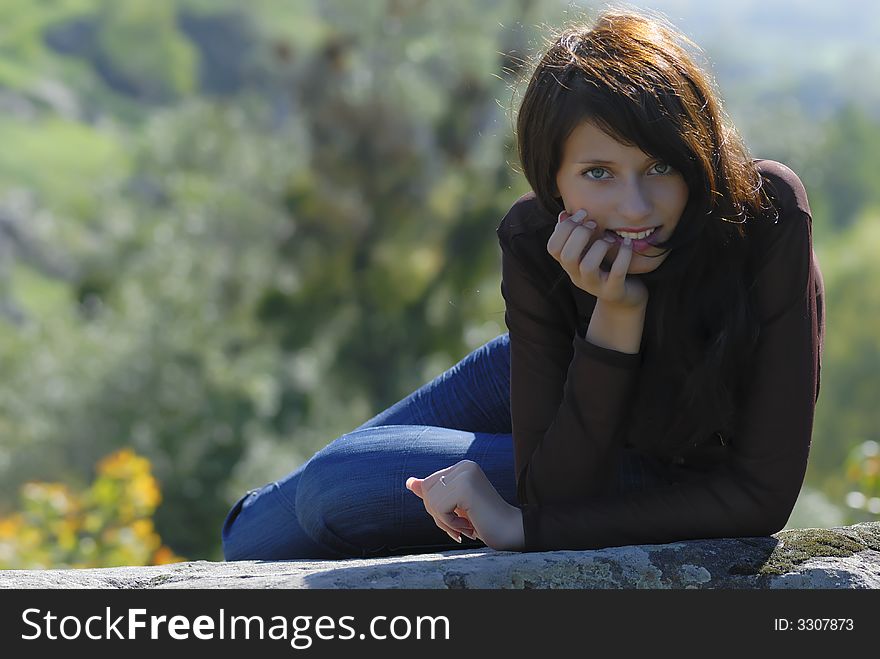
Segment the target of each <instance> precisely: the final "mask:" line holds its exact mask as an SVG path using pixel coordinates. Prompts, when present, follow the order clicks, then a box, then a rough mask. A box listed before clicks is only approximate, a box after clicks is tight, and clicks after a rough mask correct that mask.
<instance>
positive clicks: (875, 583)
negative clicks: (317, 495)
mask: <svg viewBox="0 0 880 659" xmlns="http://www.w3.org/2000/svg"><path fill="white" fill-rule="evenodd" d="M0 588H129V589H132V588H325V589H327V588H334V589H354V588H368V589H369V588H402V589H405V588H446V589H449V588H490V589H496V588H567V589H584V588H594V589H606V588H667V589H670V588H675V589H680V588H728V589H731V588H750V589H766V588H880V522H866V523H862V524H856V525H853V526H844V527H832V528H828V529H788V530H784V531H780V532H779V533H776V534H775V535H773V536H770V537H764V538H736V539H719V540H692V541H687V542H675V543H670V544H666V545H638V546H631V547H614V548H610V549H601V550H593V551H551V552H530V553H520V552H501V551H494V550H492V549H488V548H482V549H463V550H455V551H446V552H441V553H434V554H417V555H408V556H394V557H388V558H373V559H352V560H339V561H326V560H291V561H238V562H232V563H214V562H209V561H194V562H188V563H175V564H171V565H163V566H148V567H116V568H100V569H65V570H6V571H2V572H0Z"/></svg>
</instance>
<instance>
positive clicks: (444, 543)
mask: <svg viewBox="0 0 880 659" xmlns="http://www.w3.org/2000/svg"><path fill="white" fill-rule="evenodd" d="M465 459H467V460H473V461H474V462H476V463H477V464H478V465H480V467H481V468H482V469H483V472H484V473H485V474H486V476H487V477H488V479H489V481H490V482H491V483H492V485H493V487H495V489H496V490H497V491H498V493H499V494H500V495H501V497H502V498H503V499H504V500H505V501H507V502H508V503H510V504H511V505H516V487H515V483H514V474H513V450H512V443H511V436H510V435H509V434H492V433H474V432H467V431H462V430H455V429H450V428H438V427H434V426H418V425H406V426H377V427H371V428H363V429H359V430H356V431H354V432H351V433H349V434H347V435H344V436H342V437H340V438H339V439H337V440H336V441H335V442H333V443H331V444H329V445H328V446H326V447H325V448H324V449H322V450H321V451H319V452H318V453H316V454H315V455H314V456H313V457H312V459H311V460H309V462H308V463H307V465H306V467H305V470H304V471H303V473H302V477H301V480H300V482H299V486H298V488H297V493H296V510H297V514H298V516H299V522H300V524H301V525H302V528H303V529H304V531H305V532H306V533H307V534H308V535H309V536H310V537H311V538H312V539H313V540H314V541H315V542H316V543H317V544H319V545H320V546H322V547H324V548H326V549H329V550H331V551H333V552H335V553H336V555H337V556H338V557H339V558H367V557H378V556H391V555H398V554H415V553H424V552H433V551H447V550H449V549H460V548H462V547H465V546H474V547H477V546H483V543H482V542H479V541H473V540H470V539H468V538H466V537H462V543H461V544H459V543H457V542H455V541H454V540H452V539H451V538H450V537H449V536H448V535H447V534H446V532H445V531H443V530H441V529H440V528H439V527H438V526H437V525H436V524H435V523H434V519H433V518H432V517H431V515H430V514H428V512H427V511H426V510H425V506H424V503H423V502H422V500H421V499H420V498H419V497H418V496H416V495H415V494H413V493H412V492H410V491H409V490H407V489H406V485H405V483H406V479H407V478H408V477H409V476H417V477H419V478H424V477H426V476H428V475H429V474H432V473H434V472H435V471H437V470H439V469H443V468H445V467H448V466H450V465H453V464H455V463H456V462H458V461H460V460H465Z"/></svg>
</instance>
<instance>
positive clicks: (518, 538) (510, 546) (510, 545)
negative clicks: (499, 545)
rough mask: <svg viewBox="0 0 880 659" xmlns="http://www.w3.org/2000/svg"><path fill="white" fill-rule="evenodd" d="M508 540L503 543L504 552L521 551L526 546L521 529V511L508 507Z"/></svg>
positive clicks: (523, 531) (517, 508)
mask: <svg viewBox="0 0 880 659" xmlns="http://www.w3.org/2000/svg"><path fill="white" fill-rule="evenodd" d="M507 529H508V539H507V541H506V542H505V543H504V551H523V549H524V548H525V546H526V534H525V530H524V528H523V518H522V510H521V509H520V508H519V507H517V506H510V510H509V518H508V523H507Z"/></svg>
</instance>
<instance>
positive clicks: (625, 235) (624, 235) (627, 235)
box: [614, 227, 657, 240]
mask: <svg viewBox="0 0 880 659" xmlns="http://www.w3.org/2000/svg"><path fill="white" fill-rule="evenodd" d="M656 230H657V227H654V228H653V229H648V230H647V231H640V232H639V233H632V232H630V231H614V233H616V234H617V235H618V236H620V237H621V238H632V239H633V240H641V239H642V238H647V237H648V236H650V235H651V234H652V233H654V232H655V231H656Z"/></svg>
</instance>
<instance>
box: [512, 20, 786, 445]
mask: <svg viewBox="0 0 880 659" xmlns="http://www.w3.org/2000/svg"><path fill="white" fill-rule="evenodd" d="M689 50H690V51H693V52H694V53H695V54H699V53H700V51H699V48H698V47H697V46H696V45H695V44H694V43H693V42H692V41H690V40H689V39H688V38H687V37H685V36H684V35H682V34H681V33H679V32H678V31H677V30H676V29H675V28H674V27H672V26H671V25H670V24H669V23H668V22H667V21H666V20H665V19H664V18H663V17H662V16H660V15H657V14H648V13H647V12H645V13H638V12H634V11H629V10H610V11H606V12H604V13H602V14H601V15H600V16H599V18H598V19H597V20H596V21H595V23H594V24H593V25H587V24H582V23H578V24H575V25H570V26H568V27H566V28H565V29H564V30H563V31H561V32H560V33H558V34H556V35H555V36H553V37H551V38H550V43H549V46H548V47H547V48H546V49H545V51H544V52H543V54H542V55H541V56H540V57H539V59H538V60H537V62H536V64H535V66H534V67H533V68H532V67H526V69H525V71H526V75H527V76H528V71H529V70H532V71H533V72H532V73H531V77H530V78H529V82H528V86H527V88H526V90H525V93H524V94H523V97H522V101H521V103H520V106H519V112H518V116H517V118H516V138H517V148H518V151H519V158H520V163H521V165H522V169H523V174H524V175H525V177H526V180H527V181H528V182H529V184H530V185H531V187H532V190H533V191H534V193H535V196H536V198H537V201H538V204H539V205H540V206H541V208H542V209H543V210H545V211H546V212H547V213H548V217H552V218H554V219H553V221H554V222H555V217H556V215H557V214H558V213H559V212H560V211H561V210H562V209H563V206H562V200H561V197H560V196H559V191H558V190H557V187H556V174H557V172H558V171H559V167H560V164H561V158H562V150H563V145H564V143H565V141H566V139H567V138H568V136H569V135H570V133H571V132H572V130H573V129H574V128H576V127H577V126H579V125H580V124H582V123H583V122H586V121H590V122H592V123H594V124H595V125H597V126H598V127H600V128H602V129H603V130H604V131H605V132H607V133H608V134H609V135H611V136H613V137H614V138H615V139H617V140H618V141H620V142H621V143H623V144H626V145H629V146H636V147H638V148H639V149H641V150H642V151H644V152H645V153H646V154H648V155H650V156H652V157H655V158H659V159H661V160H663V161H664V162H665V163H668V164H669V165H671V166H672V167H674V168H675V169H676V170H678V171H679V172H680V173H681V174H682V176H683V177H684V180H685V181H686V183H687V187H688V191H689V196H688V202H687V205H686V206H685V209H684V212H683V214H682V216H681V219H680V220H679V223H678V225H677V227H676V229H675V231H674V232H673V235H672V236H670V237H669V239H668V240H667V241H665V242H663V243H659V244H658V245H657V247H659V248H661V249H664V250H667V251H668V252H669V253H668V255H667V258H666V260H665V261H664V262H663V263H661V264H660V266H658V267H657V268H656V269H655V270H654V271H652V272H649V273H645V274H642V275H631V276H638V277H640V278H642V280H643V281H645V283H646V285H648V286H649V290H650V302H649V305H648V318H647V319H646V328H647V327H648V326H650V327H651V328H653V329H652V331H653V332H655V333H656V340H657V344H658V345H660V346H661V349H662V350H663V351H664V354H667V355H671V356H672V357H673V360H672V361H673V363H674V364H675V365H676V366H675V368H676V369H677V372H673V373H670V374H669V375H670V378H677V381H678V383H679V384H680V386H681V394H680V397H679V399H678V401H677V403H676V411H677V414H676V415H675V420H674V421H673V422H671V425H670V426H669V427H667V428H666V429H665V431H662V432H659V433H658V435H659V436H655V437H654V438H653V439H652V445H651V446H649V447H645V448H646V450H649V451H652V452H656V453H657V454H658V455H667V454H669V453H671V452H681V451H685V450H687V448H688V447H689V446H693V445H696V444H699V443H701V442H703V441H705V440H706V439H707V438H709V437H716V436H717V433H721V436H722V437H725V438H731V436H733V435H735V432H736V431H735V420H736V419H735V417H736V409H737V407H738V405H739V401H740V400H741V397H742V396H743V394H744V393H745V392H744V386H745V383H746V382H747V381H748V373H749V370H750V365H751V361H750V356H751V355H752V353H753V352H754V348H755V344H756V342H757V338H758V334H759V329H760V328H759V324H758V321H757V319H756V318H755V317H754V314H753V313H752V304H750V285H751V282H750V281H748V280H747V279H746V276H745V275H746V273H747V272H750V271H751V269H750V268H749V267H748V263H749V258H750V251H749V249H748V232H747V230H746V227H747V224H748V223H749V222H753V221H763V220H765V219H766V218H768V217H772V214H773V212H774V210H775V209H774V205H773V203H772V195H771V193H770V192H768V191H767V190H766V189H765V187H764V186H762V180H761V176H760V174H759V173H758V171H757V169H756V167H755V165H754V163H753V161H752V159H751V158H750V157H749V155H748V152H747V150H746V147H745V145H744V144H743V141H742V139H741V138H740V137H739V135H738V134H737V132H736V131H735V129H734V128H733V127H732V125H731V124H730V123H729V121H728V120H727V118H726V116H725V114H724V112H723V110H722V107H721V102H720V100H719V98H718V95H717V94H716V93H715V91H714V82H713V81H712V80H711V79H710V78H709V76H708V75H707V74H706V73H705V72H704V71H703V70H702V68H701V67H700V66H698V65H697V64H696V63H695V60H694V58H693V57H692V56H691V54H690V52H689ZM773 219H774V220H775V217H774V218H773ZM567 278H568V274H567V273H563V275H562V276H561V277H560V279H559V280H558V281H557V282H556V284H555V285H554V288H555V286H556V285H558V284H559V283H560V282H561V281H564V280H565V279H567ZM660 284H662V285H660ZM551 290H552V289H551ZM670 384H672V382H670ZM715 441H718V440H717V439H716V440H715Z"/></svg>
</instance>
